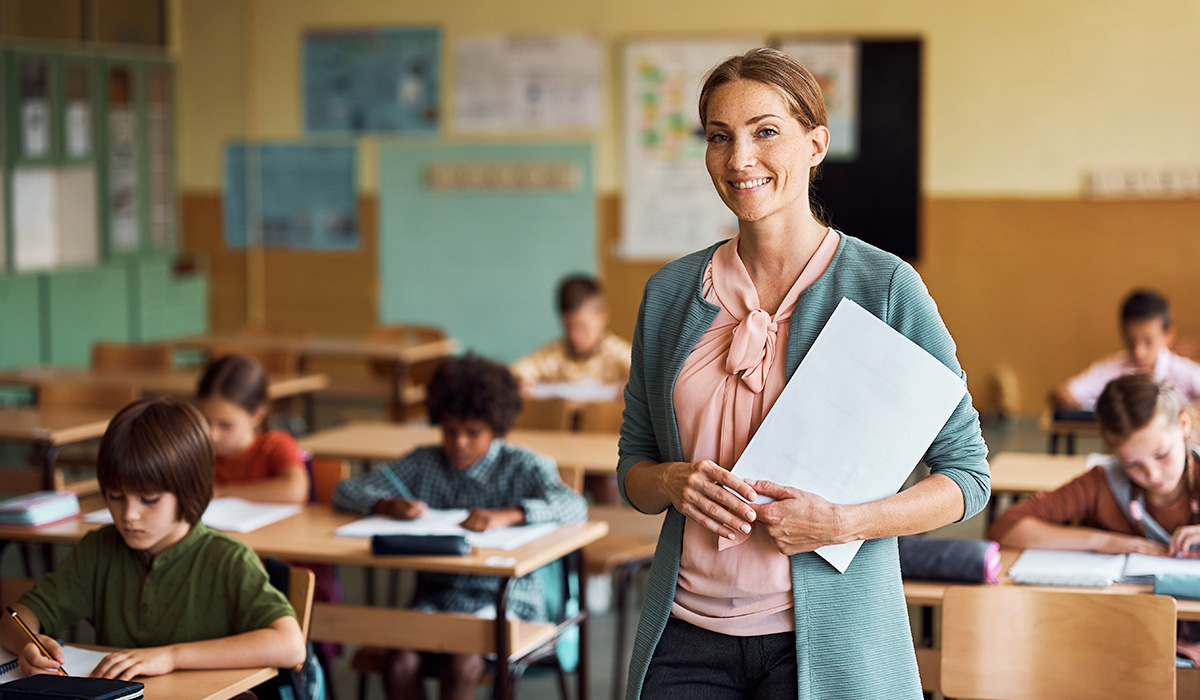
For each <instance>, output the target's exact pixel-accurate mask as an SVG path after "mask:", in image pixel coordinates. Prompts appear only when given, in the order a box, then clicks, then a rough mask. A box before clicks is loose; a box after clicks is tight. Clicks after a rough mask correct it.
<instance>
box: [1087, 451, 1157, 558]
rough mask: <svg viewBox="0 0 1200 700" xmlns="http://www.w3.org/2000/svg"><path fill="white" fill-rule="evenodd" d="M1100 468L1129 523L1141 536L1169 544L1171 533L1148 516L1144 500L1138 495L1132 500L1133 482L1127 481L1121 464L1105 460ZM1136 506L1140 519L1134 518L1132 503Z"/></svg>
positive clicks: (1127, 478) (1112, 460)
mask: <svg viewBox="0 0 1200 700" xmlns="http://www.w3.org/2000/svg"><path fill="white" fill-rule="evenodd" d="M1101 467H1102V468H1103V469H1104V477H1105V478H1106V479H1107V480H1108V488H1109V490H1110V491H1112V495H1113V497H1114V498H1115V499H1116V501H1117V505H1118V506H1120V508H1121V512H1122V513H1124V514H1125V517H1126V518H1128V519H1129V522H1130V524H1131V525H1133V526H1134V527H1137V528H1140V529H1141V531H1142V534H1143V535H1145V537H1146V538H1147V539H1150V540H1153V541H1155V542H1159V543H1161V544H1170V543H1171V533H1169V532H1167V531H1166V530H1165V529H1163V526H1162V525H1159V524H1158V521H1157V520H1155V519H1154V517H1153V516H1151V515H1150V512H1149V511H1147V510H1146V498H1145V496H1143V495H1141V494H1139V495H1138V497H1137V499H1134V498H1133V482H1132V481H1130V480H1129V476H1128V475H1127V474H1126V473H1125V470H1124V469H1122V468H1121V464H1120V463H1119V462H1118V461H1117V460H1115V459H1109V460H1106V461H1105V462H1104V463H1103V464H1102V465H1101ZM1135 502H1136V503H1137V504H1138V511H1139V512H1138V513H1137V514H1139V515H1141V517H1140V518H1138V517H1135V513H1134V510H1133V508H1132V507H1131V506H1132V504H1133V503H1135Z"/></svg>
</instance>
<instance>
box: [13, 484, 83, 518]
mask: <svg viewBox="0 0 1200 700" xmlns="http://www.w3.org/2000/svg"><path fill="white" fill-rule="evenodd" d="M76 515H79V498H78V497H76V496H75V494H74V493H73V492H71V491H38V492H36V493H27V494H25V495H23V496H16V497H14V498H10V499H8V500H6V501H0V525H30V526H38V525H49V524H50V523H56V522H58V521H60V520H66V519H67V518H73V517H75V516H76Z"/></svg>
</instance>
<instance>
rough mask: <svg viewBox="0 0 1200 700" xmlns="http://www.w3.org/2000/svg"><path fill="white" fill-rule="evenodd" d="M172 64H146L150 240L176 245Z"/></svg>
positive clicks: (158, 244)
mask: <svg viewBox="0 0 1200 700" xmlns="http://www.w3.org/2000/svg"><path fill="white" fill-rule="evenodd" d="M172 95H173V90H172V81H171V69H170V66H167V65H165V64H150V65H148V66H147V67H146V127H147V149H148V150H149V152H150V153H149V156H150V158H149V161H150V162H149V167H148V168H147V171H148V172H147V177H148V180H149V182H148V183H147V184H148V187H147V188H146V189H147V192H148V195H149V199H150V216H149V220H150V244H151V245H152V246H153V247H155V248H171V247H174V245H175V148H174V144H175V130H174V119H175V110H174V104H173V100H172Z"/></svg>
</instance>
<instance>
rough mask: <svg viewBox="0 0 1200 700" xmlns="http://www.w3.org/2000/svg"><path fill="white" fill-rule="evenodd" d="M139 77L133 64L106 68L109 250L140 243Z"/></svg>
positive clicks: (122, 250) (124, 250)
mask: <svg viewBox="0 0 1200 700" xmlns="http://www.w3.org/2000/svg"><path fill="white" fill-rule="evenodd" d="M137 93H138V80H137V76H136V71H135V70H134V67H133V66H132V65H130V64H124V63H118V64H112V65H109V66H108V67H107V68H106V70H105V120H104V121H105V124H104V131H105V134H104V136H105V140H106V146H107V149H106V150H107V154H106V155H107V161H108V162H107V163H104V164H103V166H102V167H104V169H105V188H104V190H105V191H104V210H105V212H106V218H107V221H106V222H105V232H106V235H107V240H108V252H109V253H111V254H121V253H132V252H136V251H138V250H139V249H140V248H141V246H142V240H143V235H142V219H141V206H142V205H141V199H142V196H143V192H142V189H141V186H140V182H139V180H140V178H139V176H138V171H139V170H140V168H139V159H140V147H141V144H140V140H139V138H138V135H139V134H140V133H141V131H142V124H140V123H139V118H138V113H139V110H138V108H137V105H138V102H139V100H138V94H137Z"/></svg>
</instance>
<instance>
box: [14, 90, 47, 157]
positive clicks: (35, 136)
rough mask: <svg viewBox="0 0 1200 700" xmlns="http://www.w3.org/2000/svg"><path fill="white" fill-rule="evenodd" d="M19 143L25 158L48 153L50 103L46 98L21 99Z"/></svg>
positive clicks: (42, 155)
mask: <svg viewBox="0 0 1200 700" xmlns="http://www.w3.org/2000/svg"><path fill="white" fill-rule="evenodd" d="M21 144H22V146H23V147H24V156H25V157H26V158H42V157H44V156H48V155H50V103H49V102H47V101H46V100H43V99H36V98H27V99H24V100H22V101H21Z"/></svg>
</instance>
